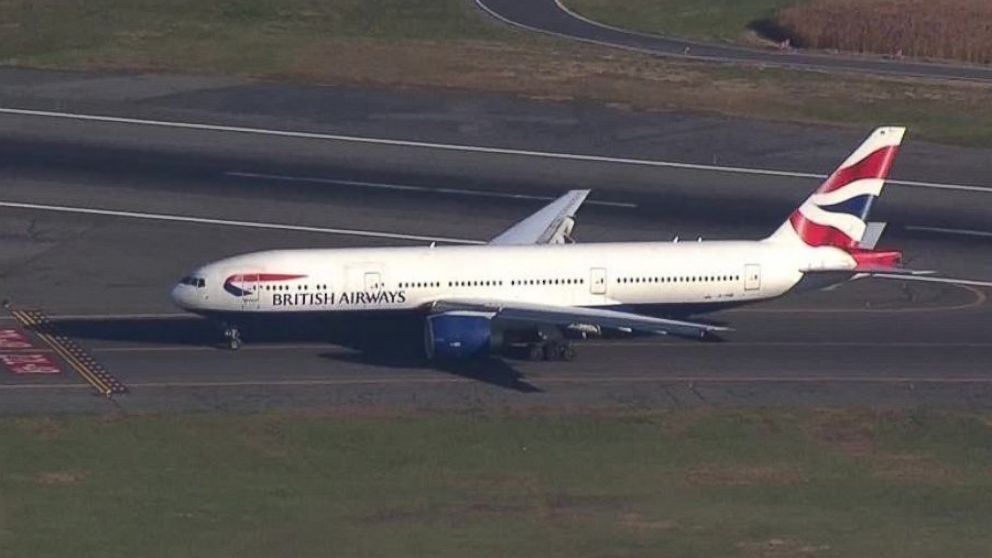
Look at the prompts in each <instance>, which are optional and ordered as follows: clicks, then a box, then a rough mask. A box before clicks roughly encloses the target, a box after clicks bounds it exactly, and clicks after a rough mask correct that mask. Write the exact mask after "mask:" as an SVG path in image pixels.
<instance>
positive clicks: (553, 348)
mask: <svg viewBox="0 0 992 558" xmlns="http://www.w3.org/2000/svg"><path fill="white" fill-rule="evenodd" d="M560 355H561V345H559V344H558V343H554V342H549V343H548V344H547V345H545V346H544V360H558V358H559V356H560Z"/></svg>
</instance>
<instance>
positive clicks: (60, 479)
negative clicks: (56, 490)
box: [35, 471, 89, 486]
mask: <svg viewBox="0 0 992 558" xmlns="http://www.w3.org/2000/svg"><path fill="white" fill-rule="evenodd" d="M88 476H89V474H88V473H85V472H82V471H49V472H45V473H38V475H37V476H36V477H35V481H36V482H37V483H38V484H42V485H45V486H56V485H67V484H79V483H80V482H82V481H83V480H85V479H86V477H88Z"/></svg>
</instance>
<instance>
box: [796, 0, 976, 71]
mask: <svg viewBox="0 0 992 558" xmlns="http://www.w3.org/2000/svg"><path fill="white" fill-rule="evenodd" d="M777 24H778V25H779V26H780V27H781V28H782V30H783V31H785V33H786V35H788V36H791V37H792V38H793V39H792V40H793V42H794V43H795V44H796V46H802V47H809V48H818V49H839V50H845V51H851V52H870V53H879V54H888V55H900V54H901V55H904V56H913V57H920V58H937V59H948V60H962V61H965V62H973V63H979V64H989V63H992V2H990V1H989V0H812V1H810V2H802V3H800V4H797V5H795V6H792V7H790V8H787V9H785V10H783V11H782V12H781V13H780V14H779V16H778V18H777Z"/></svg>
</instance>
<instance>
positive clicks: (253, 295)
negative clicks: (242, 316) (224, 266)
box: [234, 273, 262, 310]
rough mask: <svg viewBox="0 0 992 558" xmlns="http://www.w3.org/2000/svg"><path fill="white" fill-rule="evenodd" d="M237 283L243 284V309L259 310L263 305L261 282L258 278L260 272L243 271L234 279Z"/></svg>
mask: <svg viewBox="0 0 992 558" xmlns="http://www.w3.org/2000/svg"><path fill="white" fill-rule="evenodd" d="M234 282H235V284H238V285H240V286H241V290H242V291H244V294H243V295H242V296H241V309H242V310H258V309H259V308H260V307H261V299H262V295H261V293H260V291H261V286H262V285H261V283H259V280H258V273H243V274H241V275H239V276H237V277H235V279H234Z"/></svg>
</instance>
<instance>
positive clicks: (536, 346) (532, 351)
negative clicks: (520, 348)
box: [527, 343, 544, 360]
mask: <svg viewBox="0 0 992 558" xmlns="http://www.w3.org/2000/svg"><path fill="white" fill-rule="evenodd" d="M527 358H529V359H530V360H543V359H544V347H543V346H541V344H540V343H532V344H531V345H529V346H528V347H527Z"/></svg>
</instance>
